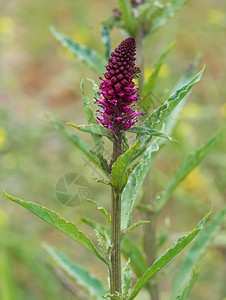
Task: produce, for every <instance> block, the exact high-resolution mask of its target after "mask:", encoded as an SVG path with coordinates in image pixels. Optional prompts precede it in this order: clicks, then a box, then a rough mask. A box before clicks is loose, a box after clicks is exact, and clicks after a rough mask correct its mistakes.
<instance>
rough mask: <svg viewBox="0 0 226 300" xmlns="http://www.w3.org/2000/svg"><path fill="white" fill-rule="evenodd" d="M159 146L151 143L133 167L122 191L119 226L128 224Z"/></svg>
mask: <svg viewBox="0 0 226 300" xmlns="http://www.w3.org/2000/svg"><path fill="white" fill-rule="evenodd" d="M158 149H159V147H158V145H157V144H155V143H152V144H151V145H150V146H149V147H148V149H147V150H146V152H145V154H144V157H143V159H142V160H141V162H140V163H139V164H138V165H137V166H136V167H135V169H134V170H133V172H132V174H131V175H130V177H129V179H128V181H127V183H126V185H125V188H124V189H123V192H122V217H121V228H122V230H125V229H126V228H127V227H128V226H130V223H131V218H132V211H133V207H134V205H135V201H136V198H137V196H138V194H139V191H140V189H141V187H142V184H143V182H144V179H145V177H146V175H147V173H148V171H149V169H150V166H151V163H152V159H153V155H154V154H155V153H156V152H157V151H158Z"/></svg>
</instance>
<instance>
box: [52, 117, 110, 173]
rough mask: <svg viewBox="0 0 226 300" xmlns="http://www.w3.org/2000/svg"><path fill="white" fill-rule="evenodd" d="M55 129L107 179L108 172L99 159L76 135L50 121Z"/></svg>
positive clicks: (58, 123)
mask: <svg viewBox="0 0 226 300" xmlns="http://www.w3.org/2000/svg"><path fill="white" fill-rule="evenodd" d="M50 122H51V123H52V124H53V125H54V127H55V128H56V129H58V130H59V131H60V132H62V133H63V135H64V136H65V137H66V138H67V139H68V140H70V141H71V142H72V143H73V144H74V145H75V146H76V147H77V148H78V149H79V150H80V151H81V152H82V153H83V154H84V155H85V156H86V157H87V158H88V159H89V160H90V161H91V162H92V163H94V164H95V165H96V166H97V167H98V168H99V169H100V170H101V171H103V172H104V173H105V175H107V176H108V177H109V173H108V171H107V170H106V169H105V168H104V167H103V166H102V164H101V161H100V158H99V157H98V156H97V155H95V154H94V153H92V152H91V148H90V147H89V146H88V145H87V144H86V143H85V142H84V141H83V140H81V139H80V138H79V137H78V136H77V135H76V134H74V133H72V132H71V131H69V130H67V129H66V128H65V126H64V125H63V124H61V123H60V122H57V121H55V120H50Z"/></svg>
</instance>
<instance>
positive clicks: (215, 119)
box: [0, 0, 226, 300]
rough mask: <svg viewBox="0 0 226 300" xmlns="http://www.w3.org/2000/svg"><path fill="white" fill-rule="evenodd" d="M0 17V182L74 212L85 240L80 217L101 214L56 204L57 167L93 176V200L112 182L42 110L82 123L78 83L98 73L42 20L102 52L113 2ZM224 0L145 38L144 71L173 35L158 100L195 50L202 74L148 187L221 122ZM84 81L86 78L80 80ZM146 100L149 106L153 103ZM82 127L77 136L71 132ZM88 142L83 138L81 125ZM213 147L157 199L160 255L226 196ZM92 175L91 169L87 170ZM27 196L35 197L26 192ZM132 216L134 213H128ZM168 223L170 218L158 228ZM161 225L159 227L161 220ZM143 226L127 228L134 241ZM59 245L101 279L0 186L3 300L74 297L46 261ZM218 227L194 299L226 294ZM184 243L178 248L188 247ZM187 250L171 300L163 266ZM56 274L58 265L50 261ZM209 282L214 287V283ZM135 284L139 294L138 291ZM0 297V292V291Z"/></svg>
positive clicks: (5, 12)
mask: <svg viewBox="0 0 226 300" xmlns="http://www.w3.org/2000/svg"><path fill="white" fill-rule="evenodd" d="M2 6H3V8H2V9H1V15H0V44H1V45H0V47H1V73H0V86H1V90H0V182H1V183H0V185H1V188H2V187H4V189H5V190H7V191H8V192H10V193H12V192H13V194H14V195H17V196H18V197H19V198H22V199H25V200H32V201H34V202H36V203H39V204H41V205H44V206H47V207H50V208H52V209H54V210H55V211H57V212H59V213H60V215H63V216H65V217H66V219H68V220H71V221H75V220H76V224H79V228H81V229H82V230H83V231H85V232H87V233H88V234H89V236H91V237H92V234H93V233H92V232H91V231H90V230H89V228H88V227H86V225H84V224H83V223H82V222H80V220H79V216H80V215H83V216H86V217H91V216H92V217H94V218H97V219H98V218H99V215H98V213H96V212H95V211H94V210H93V209H92V207H91V206H89V205H88V204H83V205H82V206H80V207H75V208H73V209H71V208H68V207H64V206H62V205H61V204H60V203H58V202H57V200H56V198H55V194H54V188H55V184H56V182H57V180H58V179H59V177H60V176H62V175H63V174H65V173H68V172H71V171H72V172H73V171H74V172H77V171H78V172H80V173H82V174H83V175H84V176H85V177H86V178H87V180H88V181H89V184H90V187H91V194H92V198H93V199H94V200H96V201H98V204H100V205H105V207H109V206H110V201H109V202H108V198H107V195H108V187H107V186H104V185H98V184H96V183H95V182H94V181H92V179H91V175H93V176H96V177H98V174H96V173H95V172H96V171H95V170H94V171H93V170H92V168H91V166H89V165H85V161H84V157H82V155H81V154H80V152H79V151H78V150H77V149H75V148H74V147H73V146H72V145H71V144H70V143H69V142H68V141H67V140H66V139H65V138H64V137H63V136H61V134H60V133H59V132H57V131H55V129H54V128H53V127H52V126H51V124H50V123H49V121H48V120H47V118H46V117H45V114H49V115H51V116H53V117H54V118H55V119H58V120H61V121H62V122H70V123H76V124H83V123H85V122H86V121H85V114H84V113H83V108H82V97H81V95H80V81H81V79H82V78H83V77H90V78H93V79H95V81H96V82H98V75H97V74H96V73H95V72H93V71H90V69H89V68H88V67H86V66H84V65H83V64H82V63H81V62H79V61H78V60H77V59H75V58H74V57H73V56H72V55H71V54H70V53H69V52H68V50H67V49H66V48H63V47H62V46H61V45H60V44H59V43H58V42H57V41H56V40H55V39H54V37H53V36H52V34H51V32H50V31H49V25H51V24H54V25H55V26H56V27H57V29H59V30H60V31H61V32H64V33H65V34H67V35H68V36H71V37H73V38H75V39H76V40H77V41H78V42H80V43H82V44H85V45H86V46H88V47H89V48H92V49H95V50H97V51H98V52H100V53H102V54H103V55H104V53H105V48H104V46H103V44H102V43H101V38H100V31H101V25H100V21H102V20H105V19H106V18H107V17H108V16H109V15H110V14H111V11H112V9H113V8H115V7H116V6H117V1H102V0H99V1H97V0H95V1H94V0H92V1H91V0H86V1H81V0H76V1H72V0H65V1H62V0H56V1H54V5H53V2H51V1H44V0H41V1H28V0H21V1H19V2H15V3H14V4H13V3H12V2H10V1H8V2H5V3H4V4H3V5H2ZM225 9H226V5H225V3H224V1H223V0H218V1H217V2H216V1H214V0H209V1H204V0H199V1H190V2H189V4H187V5H186V6H185V7H184V8H183V9H182V10H181V11H180V12H179V13H178V14H177V15H176V17H174V18H173V19H171V20H170V21H168V23H167V26H164V27H162V28H161V29H160V30H159V31H158V33H156V34H154V35H153V36H152V38H150V39H146V41H145V45H144V46H145V47H144V48H145V64H146V65H149V66H150V68H148V69H147V70H146V71H145V74H144V76H145V77H147V76H148V75H149V74H150V73H151V72H152V68H153V65H154V64H155V62H156V61H157V59H158V58H159V56H160V54H161V53H163V52H164V51H165V49H167V47H168V46H169V45H170V44H171V43H172V41H175V42H176V45H175V47H174V49H173V50H171V53H170V54H169V55H168V58H167V61H166V63H164V65H163V66H162V68H161V70H160V73H159V78H158V84H157V88H156V89H155V90H154V94H155V95H156V103H154V106H155V105H156V107H157V106H158V105H159V101H161V100H162V101H163V99H166V98H167V96H168V95H169V93H170V91H171V89H172V87H173V86H174V85H175V84H176V82H177V81H178V79H179V78H180V76H181V74H183V73H184V71H185V70H186V69H187V68H188V67H189V65H190V63H191V62H192V61H194V60H195V58H197V55H198V56H199V57H201V59H200V65H201V66H202V65H203V64H206V69H205V73H204V75H203V78H202V80H201V82H200V83H199V84H198V85H197V86H196V87H195V88H194V89H193V91H192V94H191V95H190V96H189V101H188V102H187V104H186V105H185V107H184V109H183V111H182V114H181V116H180V119H179V122H178V125H177V126H176V128H175V130H174V132H173V137H175V138H176V139H177V140H179V141H180V142H181V145H178V144H175V143H167V145H166V146H165V148H164V149H163V150H162V153H161V156H159V157H158V158H157V159H156V161H155V162H154V165H153V168H154V170H155V173H154V176H151V180H152V182H153V183H152V188H153V195H155V194H156V193H158V192H160V191H161V189H162V188H163V187H164V186H165V185H166V184H167V183H168V179H169V178H170V177H171V176H172V174H173V172H174V171H175V169H176V167H177V166H178V165H179V164H180V163H181V161H182V159H183V158H184V157H186V156H187V155H188V154H189V153H190V152H191V151H193V150H195V149H197V148H199V147H200V146H201V144H202V143H204V142H205V141H206V140H207V139H208V138H209V136H210V135H212V134H213V133H214V132H215V131H217V129H219V128H220V127H222V125H223V124H224V123H225V119H226V104H225V101H224V99H225V97H226V86H225V81H226V75H225V68H226V56H225V46H226V45H225V43H226V42H225V29H226V14H225ZM121 40H122V35H121V34H120V33H119V30H118V29H114V30H113V33H112V41H113V47H115V46H116V45H117V44H118V43H119V42H120V41H121ZM85 84H86V86H87V87H89V83H85ZM154 106H153V110H154V108H155V107H154ZM78 135H80V133H79V134H78ZM81 136H83V137H84V138H86V139H87V142H89V138H88V136H86V135H84V134H82V133H81ZM225 140H226V139H225V138H222V139H221V142H220V143H218V144H217V146H216V147H215V149H214V151H212V152H211V153H210V154H209V155H208V156H207V158H206V159H205V160H204V161H203V162H202V164H201V166H200V167H198V168H197V169H195V170H194V171H193V172H192V173H191V174H190V175H189V177H188V178H187V179H186V180H185V181H184V182H183V183H182V185H181V186H180V187H179V188H178V189H177V190H176V191H175V193H174V194H173V196H172V197H171V200H170V201H169V202H168V204H167V205H166V207H165V208H164V210H163V212H162V214H161V216H160V221H159V224H158V226H159V230H160V232H161V231H162V232H163V233H165V232H167V235H168V240H167V242H166V244H164V246H163V247H162V248H161V252H162V251H163V250H164V249H165V248H166V246H170V245H171V243H172V241H174V240H176V239H177V237H179V236H183V235H184V233H186V232H189V231H190V230H191V229H192V228H194V226H195V224H196V220H197V219H201V217H202V216H203V215H204V214H205V213H206V211H208V210H209V208H210V206H211V205H212V204H213V205H214V211H218V210H219V209H221V208H222V206H223V205H224V203H225V196H226V187H225V177H226V156H225V149H226V142H225ZM92 172H93V174H92ZM31 195H32V199H31ZM134 219H135V220H136V219H137V220H139V213H138V212H137V211H135V214H134ZM166 224H168V225H166ZM166 228H167V229H166ZM141 230H142V229H141V228H137V229H136V230H135V231H134V232H133V233H131V236H132V237H133V239H134V240H136V239H139V237H140V235H141V234H140V232H141ZM43 240H44V241H45V242H47V243H48V244H51V245H53V246H55V247H56V248H58V249H62V252H64V253H66V254H68V255H69V256H70V257H71V258H73V260H74V261H77V262H81V261H84V263H85V265H86V268H87V269H88V270H90V272H92V273H94V274H96V276H97V277H98V278H100V279H102V280H103V281H105V282H106V278H105V276H106V274H105V271H104V270H102V269H101V268H97V264H96V263H97V261H96V259H95V257H93V256H89V254H88V253H87V252H86V251H84V250H83V249H82V248H81V246H80V245H78V244H76V243H74V242H73V241H72V240H70V239H68V238H67V237H65V236H64V235H63V234H62V235H60V234H58V232H57V231H56V230H55V229H54V228H51V227H49V226H47V225H46V224H45V223H44V222H40V220H38V219H35V218H34V217H33V216H32V215H31V214H30V213H29V212H27V211H25V210H23V209H21V208H19V207H17V206H15V205H12V204H11V203H9V202H7V201H6V200H5V199H3V196H2V195H0V277H1V283H0V290H1V293H2V294H0V295H1V297H2V299H4V300H11V299H12V300H14V299H16V300H17V299H29V300H30V299H32V300H33V299H62V298H63V299H72V298H73V299H75V297H73V296H72V295H71V294H70V292H69V291H68V290H67V289H65V288H64V287H63V286H62V285H61V284H60V282H59V281H58V279H57V278H56V277H55V276H54V275H52V271H51V269H52V266H49V265H47V262H48V259H47V258H46V256H47V254H46V252H45V251H44V250H43V249H42V248H41V246H40V245H41V242H42V241H43ZM225 247H226V239H225V227H224V229H223V231H221V233H220V234H219V235H218V236H217V238H216V239H215V246H213V247H212V248H211V249H210V251H209V252H208V254H207V255H206V256H205V257H204V259H203V260H202V263H201V273H200V275H199V280H198V282H197V284H196V286H195V287H194V289H193V291H192V293H191V296H190V299H200V300H204V299H207V300H208V299H220V300H223V299H224V297H226V290H225V285H224V274H225V272H226V264H225V259H226V250H225V249H226V248H225ZM185 251H186V250H185ZM183 253H184V252H182V254H180V255H179V257H178V258H177V259H176V260H175V261H174V262H173V263H172V264H171V265H170V266H169V267H168V268H166V269H165V273H166V274H167V275H168V276H164V273H163V272H162V273H161V274H159V275H158V276H162V279H161V284H160V289H161V292H162V294H163V300H164V299H168V293H169V289H170V285H171V282H169V280H168V279H169V277H170V276H169V273H170V272H172V273H173V274H174V273H176V271H177V270H178V264H179V261H180V260H182V259H183ZM55 271H56V270H55ZM210 283H211V284H210ZM145 296H146V294H145V291H143V292H142V293H141V294H140V296H138V297H137V299H145ZM1 297H0V298H1Z"/></svg>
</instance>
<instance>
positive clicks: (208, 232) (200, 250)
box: [170, 206, 226, 300]
mask: <svg viewBox="0 0 226 300" xmlns="http://www.w3.org/2000/svg"><path fill="white" fill-rule="evenodd" d="M225 217H226V206H225V207H224V208H223V210H221V211H220V212H219V213H217V214H216V215H215V216H213V217H212V218H211V220H210V221H209V222H208V223H207V225H206V226H205V229H204V230H203V231H202V232H201V233H200V235H199V236H198V237H197V239H196V240H195V241H194V243H193V245H192V247H191V248H190V250H189V251H188V253H187V255H186V257H185V259H184V261H183V262H182V264H181V266H180V268H179V271H178V272H177V274H176V276H175V278H174V280H173V289H172V295H171V298H170V299H171V300H174V299H176V297H177V296H178V294H179V293H180V291H181V290H182V288H183V286H185V285H186V282H187V281H188V280H189V274H190V273H191V271H192V267H193V265H196V264H197V263H199V260H200V259H201V258H202V256H203V255H204V254H205V252H206V251H207V249H208V247H209V246H210V245H211V243H212V242H213V239H214V238H215V237H216V235H217V233H218V231H219V230H220V227H221V225H222V223H223V221H224V220H225ZM182 299H183V298H182Z"/></svg>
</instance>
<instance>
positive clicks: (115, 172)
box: [111, 141, 140, 192]
mask: <svg viewBox="0 0 226 300" xmlns="http://www.w3.org/2000/svg"><path fill="white" fill-rule="evenodd" d="M139 147H140V143H139V141H137V143H135V144H134V145H133V146H132V147H131V148H130V149H129V150H127V151H126V152H125V153H123V154H122V155H120V156H119V157H118V159H117V160H116V162H115V163H114V164H113V166H112V172H111V176H112V186H113V187H114V189H115V190H116V191H117V192H121V191H122V189H123V188H124V186H125V184H126V182H127V178H128V176H127V168H128V166H129V164H130V163H131V160H132V159H133V157H134V155H135V154H136V152H137V151H138V150H139Z"/></svg>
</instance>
